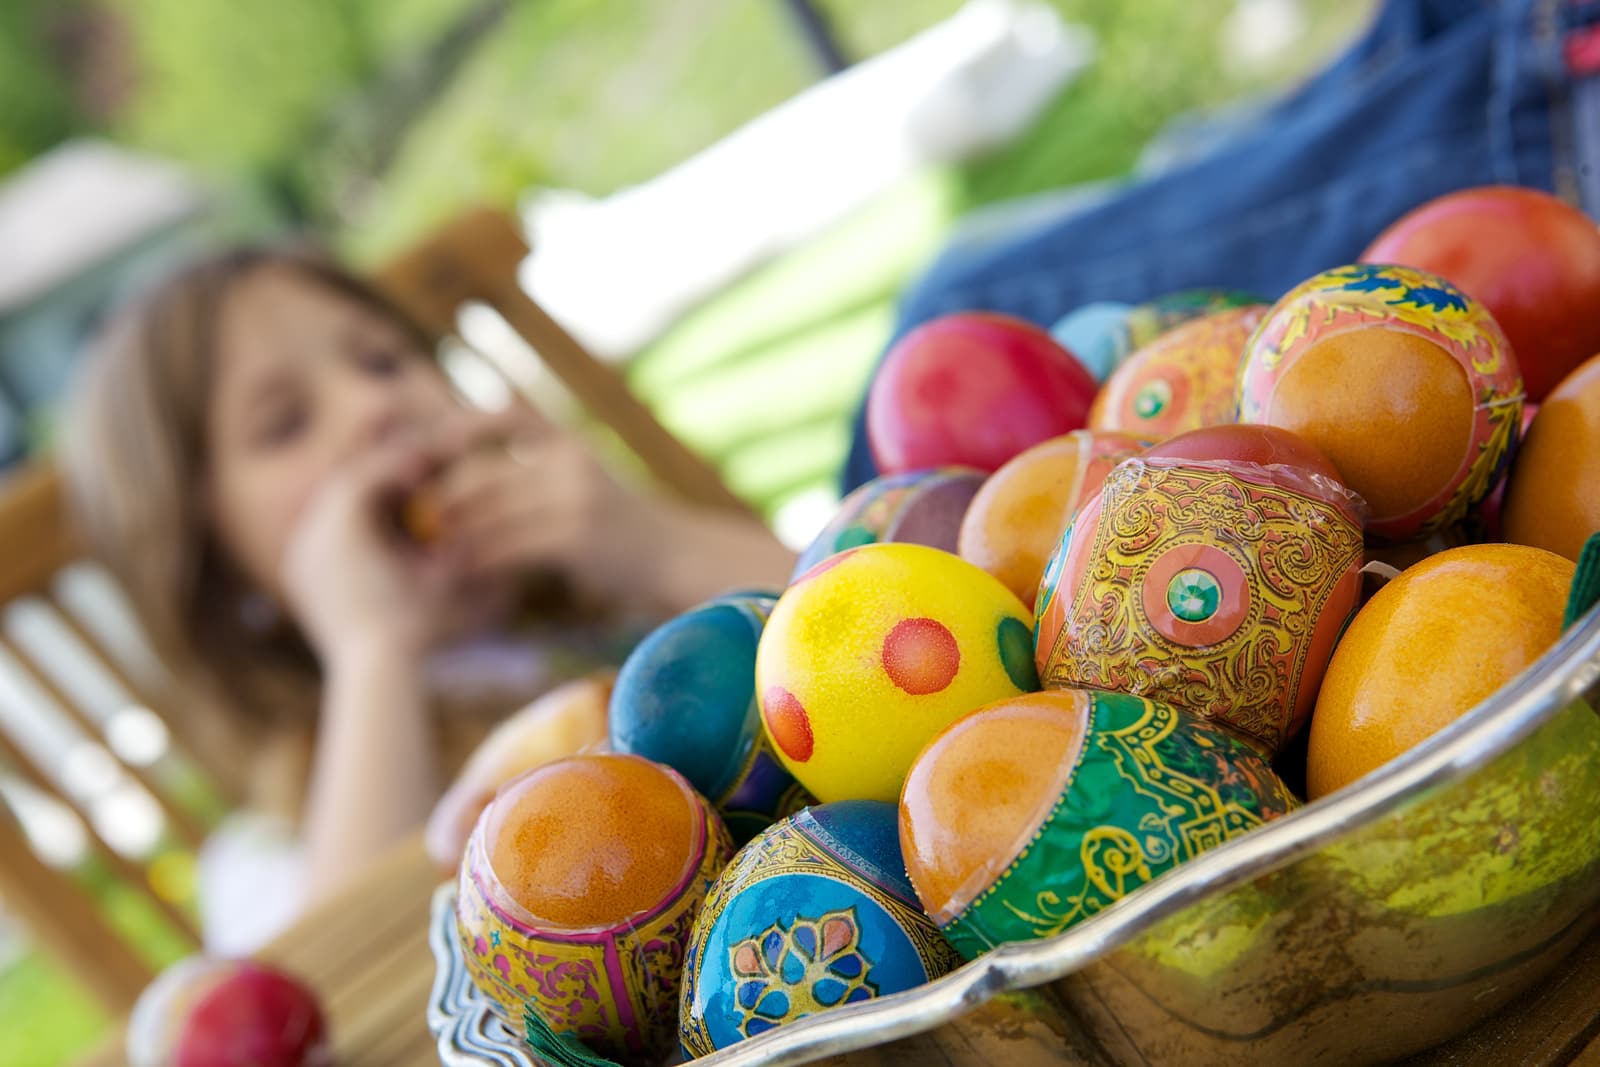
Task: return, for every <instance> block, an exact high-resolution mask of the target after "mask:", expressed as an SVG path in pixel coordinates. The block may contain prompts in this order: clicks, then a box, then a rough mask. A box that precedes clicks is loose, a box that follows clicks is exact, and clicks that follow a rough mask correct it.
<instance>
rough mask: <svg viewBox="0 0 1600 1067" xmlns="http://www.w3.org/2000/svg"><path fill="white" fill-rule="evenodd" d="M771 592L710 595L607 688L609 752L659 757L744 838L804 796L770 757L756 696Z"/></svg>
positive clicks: (645, 646)
mask: <svg viewBox="0 0 1600 1067" xmlns="http://www.w3.org/2000/svg"><path fill="white" fill-rule="evenodd" d="M776 604H777V597H776V596H775V595H771V594H767V593H763V592H754V591H752V592H743V593H734V594H729V595H728V596H724V597H719V598H717V599H716V600H713V601H710V602H709V603H706V604H702V605H700V606H699V607H697V608H693V609H691V610H689V611H687V612H685V613H684V614H682V615H679V616H678V617H677V618H675V619H672V620H670V621H668V622H666V623H665V624H663V625H662V626H660V627H658V628H656V629H655V630H654V631H653V632H651V634H650V635H649V636H648V637H646V638H645V639H644V640H643V641H641V642H640V643H639V646H638V647H637V648H635V649H634V651H633V653H632V655H630V656H629V657H628V659H627V661H626V662H624V663H623V665H622V669H621V670H620V671H619V672H618V673H617V682H616V685H615V686H614V687H613V688H612V690H611V707H610V726H609V731H610V741H611V747H612V749H613V750H614V751H617V752H625V753H629V754H632V755H635V756H643V757H645V758H646V759H650V760H654V761H656V762H657V763H664V764H666V765H667V766H668V767H671V768H672V769H673V770H675V771H677V772H678V773H679V774H681V775H683V776H684V777H685V778H687V779H688V780H689V784H690V785H692V786H694V787H695V789H696V790H697V791H698V792H699V793H700V794H701V795H702V796H704V797H706V798H707V799H708V800H710V801H711V804H712V807H714V808H716V809H717V812H718V814H720V815H721V816H722V818H723V821H724V822H725V823H726V824H727V826H728V830H729V831H730V832H731V833H732V834H733V836H734V840H736V841H741V842H742V841H748V840H749V839H750V838H752V837H754V836H755V835H756V834H758V833H760V832H761V831H762V830H764V829H766V828H767V827H768V826H770V825H772V823H773V822H774V821H775V820H777V819H780V818H782V817H783V816H785V815H788V814H790V813H792V812H795V811H798V810H800V809H801V808H803V807H805V806H806V805H807V804H809V803H811V802H812V800H813V798H812V797H811V795H810V794H809V793H807V792H806V791H805V789H804V788H803V787H802V786H801V785H800V784H799V783H797V782H796V781H795V780H794V777H793V776H792V775H791V774H790V773H789V772H788V771H787V770H786V769H785V768H784V766H783V764H782V763H780V762H779V761H778V758H777V755H776V753H774V752H773V750H772V746H771V743H770V742H769V741H768V739H767V734H766V731H765V730H764V729H763V728H762V725H761V709H760V707H759V705H758V704H757V702H756V692H755V686H756V666H755V665H756V645H757V643H758V642H759V641H760V639H761V631H762V629H763V628H764V627H765V626H766V623H767V616H768V615H770V614H772V609H773V607H774V605H776Z"/></svg>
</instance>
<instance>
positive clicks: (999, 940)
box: [900, 690, 1298, 959]
mask: <svg viewBox="0 0 1600 1067" xmlns="http://www.w3.org/2000/svg"><path fill="white" fill-rule="evenodd" d="M1297 806H1298V805H1297V802H1296V800H1295V798H1294V794H1292V793H1291V792H1290V791H1289V788H1288V787H1287V786H1286V785H1284V783H1283V782H1282V781H1281V780H1280V779H1279V778H1278V776H1277V775H1276V774H1274V773H1273V771H1272V768H1271V767H1270V766H1269V765H1268V764H1267V761H1266V760H1265V759H1264V758H1262V756H1261V755H1260V754H1259V753H1257V752H1256V751H1255V750H1254V749H1252V748H1251V747H1250V746H1249V745H1246V744H1245V743H1243V742H1242V741H1240V740H1239V739H1238V738H1236V737H1234V736H1233V735H1232V734H1231V733H1230V732H1229V731H1228V730H1226V729H1224V728H1222V727H1220V726H1218V725H1216V724H1214V723H1211V722H1207V721H1206V720H1205V719H1202V718H1200V717H1199V716H1197V715H1193V714H1191V713H1189V712H1186V711H1184V710H1182V709H1181V708H1176V707H1173V706H1172V705H1170V704H1166V703H1161V702H1157V701H1153V700H1146V699H1143V698H1141V697H1135V696H1129V695H1127V694H1125V693H1096V692H1090V691H1087V690H1052V691H1049V692H1044V693H1034V694H1029V695H1027V696H1021V697H1015V698H1012V699H1010V700H1003V701H999V702H996V703H995V704H992V705H989V706H988V707H984V708H980V709H978V710H976V711H974V712H973V713H972V714H970V715H968V716H966V717H964V718H962V719H961V720H960V721H958V722H956V723H955V724H953V725H952V726H951V727H950V728H949V729H947V730H945V731H944V732H943V733H941V734H940V735H939V736H938V737H937V738H935V739H934V740H933V741H932V742H931V743H930V744H929V745H928V746H927V748H926V749H924V750H923V751H922V753H921V754H919V755H918V757H917V760H916V762H915V763H914V764H913V765H912V768H911V773H910V775H909V776H908V777H907V779H906V784H905V791H904V794H903V796H902V797H901V801H900V848H901V851H902V853H903V854H904V856H905V861H906V869H907V872H908V873H909V875H910V878H911V884H912V885H913V886H914V887H915V889H916V891H917V896H918V898H919V899H920V900H921V901H922V905H923V907H924V908H926V909H927V911H928V914H929V915H930V916H931V917H932V918H933V920H934V921H935V922H936V923H938V924H939V927H940V929H942V930H943V931H944V933H945V936H946V937H948V938H949V939H950V943H951V944H952V945H954V946H955V948H956V950H957V951H958V952H960V953H961V955H962V956H964V957H966V958H967V959H973V958H975V957H976V956H978V955H980V954H981V953H983V952H985V951H987V950H988V949H991V948H993V947H995V946H997V945H1001V944H1005V943H1007V942H1012V941H1029V940H1034V939H1037V938H1044V937H1051V936H1053V935H1055V934H1058V933H1060V932H1062V931H1063V930H1066V929H1068V928H1070V927H1072V926H1074V925H1075V924H1077V923H1079V922H1082V921H1084V920H1085V919H1088V918H1091V917H1093V916H1094V915H1096V914H1098V913H1099V912H1101V911H1102V910H1104V909H1105V908H1108V907H1110V906H1111V905H1112V904H1115V903H1116V902H1117V901H1118V900H1120V899H1122V898H1123V897H1124V896H1126V895H1127V894H1129V893H1132V892H1133V891H1134V890H1136V889H1138V888H1139V887H1140V886H1142V885H1144V884H1146V883H1147V882H1150V881H1152V880H1154V879H1155V878H1158V877H1159V876H1161V875H1162V874H1164V873H1166V872H1167V871H1169V870H1171V869H1173V868H1174V867H1176V866H1178V865H1179V864H1182V863H1184V862H1186V861H1188V860H1191V859H1193V858H1194V857H1195V856H1198V855H1199V854H1200V853H1202V852H1204V851H1205V850H1207V849H1209V848H1213V847H1215V846H1217V845H1220V844H1223V843H1224V842H1227V841H1230V840H1232V839H1233V838H1236V837H1239V836H1240V835H1242V834H1244V833H1247V832H1249V831H1250V830H1253V829H1255V828H1256V827H1258V826H1261V825H1263V824H1264V823H1266V822H1268V821H1269V820H1271V819H1274V818H1277V817H1278V816H1280V815H1285V814H1287V813H1288V812H1290V811H1293V810H1294V809H1295V807H1297Z"/></svg>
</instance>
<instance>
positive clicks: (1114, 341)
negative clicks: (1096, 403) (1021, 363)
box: [1050, 300, 1133, 382]
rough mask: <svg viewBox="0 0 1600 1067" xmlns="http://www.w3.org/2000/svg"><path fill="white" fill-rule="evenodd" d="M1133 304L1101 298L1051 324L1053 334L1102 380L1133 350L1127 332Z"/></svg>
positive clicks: (1096, 377)
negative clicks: (1129, 314)
mask: <svg viewBox="0 0 1600 1067" xmlns="http://www.w3.org/2000/svg"><path fill="white" fill-rule="evenodd" d="M1132 310H1133V305H1132V304H1122V303H1118V302H1117V301H1115V300H1101V301H1097V302H1096V303H1093V304H1085V305H1083V306H1082V307H1080V308H1078V310H1076V311H1072V312H1068V313H1067V314H1066V315H1065V316H1063V317H1062V318H1061V319H1060V320H1059V321H1057V322H1056V324H1055V325H1054V326H1052V327H1050V336H1052V337H1054V338H1055V339H1056V340H1057V341H1059V342H1060V343H1061V344H1062V345H1063V346H1064V347H1065V348H1066V349H1067V350H1068V351H1069V352H1071V353H1072V354H1073V355H1075V356H1077V357H1078V362H1079V363H1082V364H1083V365H1084V367H1085V369H1087V370H1088V372H1089V373H1090V374H1092V375H1094V380H1095V381H1097V382H1103V381H1105V380H1106V379H1107V378H1108V377H1110V376H1111V372H1112V371H1113V370H1115V369H1116V368H1117V365H1118V364H1120V363H1122V362H1123V361H1124V360H1126V359H1127V358H1128V356H1129V355H1130V354H1132V352H1133V342H1132V340H1131V339H1130V337H1129V335H1128V313H1129V312H1131V311H1132Z"/></svg>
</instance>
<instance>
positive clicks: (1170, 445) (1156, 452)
mask: <svg viewBox="0 0 1600 1067" xmlns="http://www.w3.org/2000/svg"><path fill="white" fill-rule="evenodd" d="M1142 455H1143V458H1145V459H1194V460H1232V461H1234V462H1236V463H1255V464H1258V465H1260V466H1263V467H1270V466H1284V467H1301V468H1304V469H1305V470H1309V471H1312V472H1313V473H1315V474H1320V475H1321V476H1322V477H1324V478H1328V479H1330V480H1332V481H1334V482H1337V483H1339V484H1340V485H1343V484H1344V479H1342V478H1340V477H1339V471H1338V468H1336V467H1335V466H1334V465H1333V462H1332V461H1331V460H1329V459H1328V457H1327V456H1325V455H1323V454H1322V450H1321V449H1320V448H1317V447H1316V446H1315V445H1313V444H1311V443H1310V442H1309V441H1307V440H1305V438H1303V437H1301V436H1300V435H1299V434H1296V433H1292V432H1290V431H1288V430H1280V429H1279V428H1278V427H1276V426H1264V425H1257V424H1248V425H1238V426H1207V427H1206V428H1204V429H1201V430H1190V431H1189V432H1188V433H1181V434H1179V435H1178V436H1176V437H1170V438H1168V439H1167V440H1165V441H1162V442H1161V443H1160V444H1157V445H1152V446H1151V447H1150V448H1148V449H1146V450H1145V451H1144V452H1143V454H1142Z"/></svg>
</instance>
